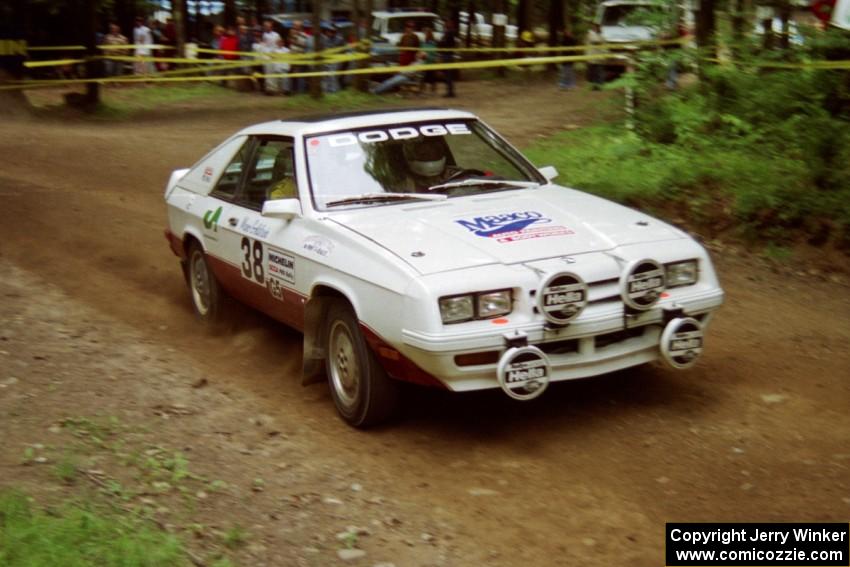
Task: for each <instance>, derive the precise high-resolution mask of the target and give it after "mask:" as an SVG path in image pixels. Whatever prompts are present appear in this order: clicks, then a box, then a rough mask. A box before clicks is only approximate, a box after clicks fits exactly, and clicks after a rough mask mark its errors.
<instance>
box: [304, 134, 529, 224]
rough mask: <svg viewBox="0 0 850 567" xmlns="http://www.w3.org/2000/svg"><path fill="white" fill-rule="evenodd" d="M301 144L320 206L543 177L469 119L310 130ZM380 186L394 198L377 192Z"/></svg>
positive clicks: (500, 187)
mask: <svg viewBox="0 0 850 567" xmlns="http://www.w3.org/2000/svg"><path fill="white" fill-rule="evenodd" d="M305 151H306V154H307V167H308V172H309V174H310V187H311V191H312V195H313V202H314V203H315V205H316V207H317V208H318V209H320V210H325V209H327V208H328V207H332V208H337V207H364V206H377V205H381V204H387V203H392V202H399V201H403V200H405V199H404V195H409V200H411V201H412V200H420V199H422V197H423V196H425V195H429V196H434V195H445V196H446V197H448V198H452V197H460V196H465V195H476V194H480V193H489V192H493V191H504V190H508V189H523V188H528V187H533V186H537V185H538V184H539V183H540V182H541V181H542V178H541V177H540V175H539V173H537V170H536V169H534V167H533V166H532V165H531V164H529V163H528V162H527V161H526V160H525V159H524V158H523V157H522V156H520V155H519V154H518V153H517V152H515V151H514V150H513V149H511V148H510V147H509V146H508V145H506V144H505V143H504V142H502V141H501V140H500V139H499V138H498V137H497V136H496V135H495V134H493V132H491V131H490V130H489V129H487V128H486V127H485V126H483V125H482V124H481V123H480V122H477V121H474V120H450V121H439V120H438V121H428V122H418V123H409V124H397V125H385V126H377V127H372V128H363V129H359V130H348V131H342V132H333V133H330V134H321V135H317V136H310V137H307V138H306V139H305ZM382 193H388V194H393V198H392V199H378V198H376V195H380V194H382ZM399 196H401V197H399ZM358 197H363V198H362V199H358Z"/></svg>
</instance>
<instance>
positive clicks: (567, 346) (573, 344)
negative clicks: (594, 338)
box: [535, 339, 578, 354]
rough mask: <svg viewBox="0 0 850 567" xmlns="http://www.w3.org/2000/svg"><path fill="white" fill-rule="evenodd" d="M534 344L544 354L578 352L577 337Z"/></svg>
mask: <svg viewBox="0 0 850 567" xmlns="http://www.w3.org/2000/svg"><path fill="white" fill-rule="evenodd" d="M535 346H537V348H539V349H540V350H542V351H543V352H545V353H546V354H570V353H573V352H578V339H568V340H563V341H552V342H551V343H540V344H538V345H535Z"/></svg>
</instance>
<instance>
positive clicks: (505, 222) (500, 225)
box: [455, 211, 575, 242]
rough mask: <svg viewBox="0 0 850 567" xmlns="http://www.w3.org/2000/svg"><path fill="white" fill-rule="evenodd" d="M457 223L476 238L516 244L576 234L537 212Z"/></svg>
mask: <svg viewBox="0 0 850 567" xmlns="http://www.w3.org/2000/svg"><path fill="white" fill-rule="evenodd" d="M455 222H456V223H457V224H459V225H460V226H462V227H463V228H465V229H467V230H468V231H470V232H471V233H473V234H474V235H476V236H481V237H483V238H492V239H494V240H496V241H497V242H516V241H518V240H528V239H531V238H546V237H548V236H564V235H569V234H575V231H573V230H572V229H569V228H567V227H565V226H556V225H551V224H549V223H551V222H552V219H550V218H547V217H545V216H544V215H543V213H539V212H537V211H513V212H509V213H501V214H498V215H484V216H480V217H474V218H472V219H461V220H456V221H455ZM534 225H545V226H534Z"/></svg>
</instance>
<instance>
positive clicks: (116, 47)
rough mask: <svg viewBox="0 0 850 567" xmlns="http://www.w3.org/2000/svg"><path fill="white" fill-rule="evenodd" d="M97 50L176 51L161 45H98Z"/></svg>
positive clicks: (169, 46)
mask: <svg viewBox="0 0 850 567" xmlns="http://www.w3.org/2000/svg"><path fill="white" fill-rule="evenodd" d="M97 48H98V49H102V50H103V51H113V50H114V51H121V50H123V49H137V48H138V49H159V50H163V49H177V48H176V47H174V46H173V45H161V44H146V43H142V44H123V45H98V46H97Z"/></svg>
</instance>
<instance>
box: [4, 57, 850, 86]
mask: <svg viewBox="0 0 850 567" xmlns="http://www.w3.org/2000/svg"><path fill="white" fill-rule="evenodd" d="M360 55H364V54H360ZM344 57H348V56H344ZM131 59H133V58H131ZM599 60H605V62H606V64H612V63H613V64H620V65H624V66H628V65H629V64H630V63H631V62H632V61H633V59H632V57H630V56H628V55H626V54H623V53H620V54H615V53H599V54H593V55H553V56H545V57H520V58H511V59H489V60H488V59H484V60H479V61H460V62H453V63H429V64H423V65H413V66H411V65H407V66H402V65H392V66H385V67H364V68H353V69H344V70H340V69H337V70H323V71H299V72H289V73H252V74H250V75H246V74H226V75H225V74H217V73H218V72H219V71H221V70H222V69H223V68H229V67H231V66H232V67H233V68H245V67H253V66H258V65H263V64H266V63H270V61H256V60H254V61H226V62H223V63H224V64H222V65H220V66H213V67H211V68H196V69H185V70H179V71H174V72H173V73H174V75H177V74H178V73H190V72H193V73H199V72H200V73H203V72H205V71H208V72H213V73H216V74H211V75H200V76H191V77H183V76H165V75H166V74H165V73H162V74H158V75H141V76H139V75H133V76H117V77H102V78H91V79H49V80H29V81H15V82H10V83H9V84H7V85H3V86H0V90H8V89H29V88H36V87H45V86H52V85H73V84H87V83H101V84H108V83H157V82H167V83H170V82H200V81H231V80H242V79H252V80H253V79H259V78H287V77H289V78H299V77H324V76H331V75H340V76H341V75H372V74H387V73H411V74H412V73H419V72H423V71H441V70H452V69H487V68H494V67H517V66H530V65H548V64H552V63H574V62H579V61H599ZM201 61H204V60H192V62H193V63H200V62H201ZM213 61H221V60H213ZM320 64H329V63H327V62H321V63H320V62H315V63H314V64H312V65H311V64H309V63H308V62H303V63H300V64H299V65H298V66H299V67H304V66H317V65H320ZM742 64H743V65H745V66H755V67H768V68H770V67H773V68H789V69H825V70H834V69H850V60H848V61H810V62H807V63H785V62H752V63H742Z"/></svg>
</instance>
